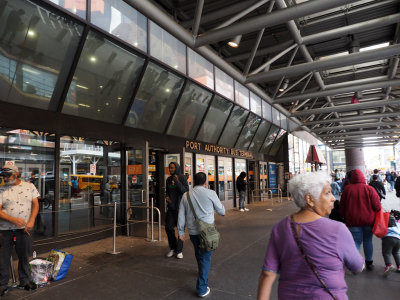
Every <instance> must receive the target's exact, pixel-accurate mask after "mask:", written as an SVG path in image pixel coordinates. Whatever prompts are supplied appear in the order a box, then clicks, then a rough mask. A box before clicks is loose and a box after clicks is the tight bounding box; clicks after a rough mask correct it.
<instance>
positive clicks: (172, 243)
mask: <svg viewBox="0 0 400 300" xmlns="http://www.w3.org/2000/svg"><path fill="white" fill-rule="evenodd" d="M168 169H169V174H170V176H169V177H168V178H167V182H166V193H167V197H166V198H165V200H166V201H167V206H168V210H167V213H166V216H165V232H166V233H167V237H168V245H169V249H170V250H169V252H168V253H167V254H166V256H167V257H172V256H174V255H176V258H179V259H181V258H183V254H182V250H183V243H182V241H181V240H180V239H179V238H176V236H175V227H176V226H177V224H178V210H179V205H180V202H181V199H182V196H183V194H184V193H185V192H187V191H188V190H189V186H188V183H187V179H186V176H185V175H183V174H181V169H180V166H179V164H177V163H176V162H171V163H170V164H169V166H168Z"/></svg>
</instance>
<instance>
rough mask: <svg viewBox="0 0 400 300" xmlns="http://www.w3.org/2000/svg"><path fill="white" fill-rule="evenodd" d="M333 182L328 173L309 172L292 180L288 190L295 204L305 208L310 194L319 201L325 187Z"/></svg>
mask: <svg viewBox="0 0 400 300" xmlns="http://www.w3.org/2000/svg"><path fill="white" fill-rule="evenodd" d="M331 182H332V178H331V176H330V175H329V174H328V173H327V172H326V171H317V172H307V173H304V174H299V175H296V176H294V177H293V178H292V179H290V180H289V184H288V185H289V186H288V189H289V193H290V194H291V195H292V196H293V200H294V203H296V205H297V206H298V207H299V208H305V207H306V205H307V202H306V195H308V194H310V195H311V196H312V197H313V199H314V200H315V201H318V199H319V196H320V195H321V192H322V189H323V188H324V186H325V185H326V184H327V183H331Z"/></svg>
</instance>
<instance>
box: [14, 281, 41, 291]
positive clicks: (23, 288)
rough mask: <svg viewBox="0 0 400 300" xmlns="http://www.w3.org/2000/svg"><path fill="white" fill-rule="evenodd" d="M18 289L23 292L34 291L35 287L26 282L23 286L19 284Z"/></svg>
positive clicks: (31, 283)
mask: <svg viewBox="0 0 400 300" xmlns="http://www.w3.org/2000/svg"><path fill="white" fill-rule="evenodd" d="M18 288H19V289H22V290H25V291H29V290H36V288H37V285H36V284H35V283H33V282H28V283H25V284H20V285H19V286H18Z"/></svg>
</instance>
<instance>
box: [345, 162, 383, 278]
mask: <svg viewBox="0 0 400 300" xmlns="http://www.w3.org/2000/svg"><path fill="white" fill-rule="evenodd" d="M380 210H381V202H380V199H379V195H378V193H377V192H376V191H375V189H374V188H373V187H372V186H369V185H367V184H366V183H365V177H364V175H363V173H362V172H361V171H360V170H359V169H354V170H353V171H352V172H351V177H350V184H349V185H347V186H346V187H345V188H344V189H343V192H342V196H341V198H340V214H341V215H342V217H343V218H344V222H345V224H346V226H347V227H348V228H349V230H350V232H351V234H352V235H353V239H354V242H355V244H356V247H357V249H358V251H360V247H361V243H363V248H364V255H365V263H366V267H367V270H369V271H372V270H373V269H374V265H373V259H372V257H373V246H372V227H373V226H374V221H375V215H376V213H377V212H378V211H380Z"/></svg>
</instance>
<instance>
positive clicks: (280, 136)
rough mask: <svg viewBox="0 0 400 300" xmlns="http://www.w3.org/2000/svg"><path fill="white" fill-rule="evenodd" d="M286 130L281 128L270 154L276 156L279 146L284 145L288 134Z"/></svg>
mask: <svg viewBox="0 0 400 300" xmlns="http://www.w3.org/2000/svg"><path fill="white" fill-rule="evenodd" d="M285 133H286V130H283V129H281V130H280V131H279V133H278V135H277V137H276V139H275V142H274V144H273V145H272V147H271V150H270V151H269V155H271V156H275V155H276V153H277V152H278V150H279V147H280V146H281V145H282V142H283V140H284V139H285V137H286V135H285Z"/></svg>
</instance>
